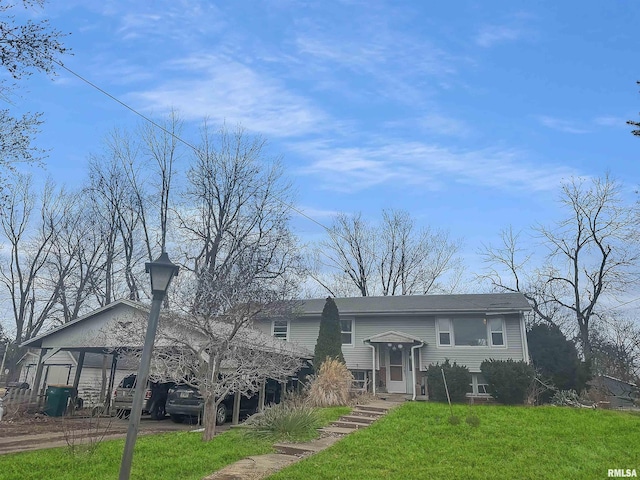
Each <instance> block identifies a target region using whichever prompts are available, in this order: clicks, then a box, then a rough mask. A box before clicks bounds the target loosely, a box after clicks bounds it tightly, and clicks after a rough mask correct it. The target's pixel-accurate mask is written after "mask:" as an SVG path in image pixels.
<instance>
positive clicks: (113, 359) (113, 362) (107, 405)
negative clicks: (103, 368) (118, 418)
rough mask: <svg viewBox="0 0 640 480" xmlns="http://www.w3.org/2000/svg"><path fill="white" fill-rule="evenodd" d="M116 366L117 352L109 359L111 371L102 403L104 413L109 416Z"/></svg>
mask: <svg viewBox="0 0 640 480" xmlns="http://www.w3.org/2000/svg"><path fill="white" fill-rule="evenodd" d="M117 366H118V352H113V356H112V357H111V371H110V372H109V389H108V390H107V395H106V397H107V398H106V399H105V402H104V412H105V413H108V414H109V415H110V414H111V399H112V398H111V396H112V395H113V383H114V382H115V378H116V367H117Z"/></svg>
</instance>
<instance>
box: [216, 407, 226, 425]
mask: <svg viewBox="0 0 640 480" xmlns="http://www.w3.org/2000/svg"><path fill="white" fill-rule="evenodd" d="M226 420H227V406H226V405H225V404H224V403H221V404H220V405H218V408H216V425H223V424H224V422H226Z"/></svg>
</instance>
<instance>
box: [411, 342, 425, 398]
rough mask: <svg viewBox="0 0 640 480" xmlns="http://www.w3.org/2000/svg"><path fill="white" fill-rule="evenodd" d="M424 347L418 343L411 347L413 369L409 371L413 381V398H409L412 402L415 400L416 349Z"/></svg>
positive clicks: (421, 343)
mask: <svg viewBox="0 0 640 480" xmlns="http://www.w3.org/2000/svg"><path fill="white" fill-rule="evenodd" d="M423 346H424V342H420V345H414V346H413V347H411V365H412V366H413V368H412V369H411V373H412V377H413V378H412V380H413V397H411V400H412V401H415V400H416V394H417V392H416V380H417V379H416V368H417V367H418V366H416V349H418V348H422V347H423Z"/></svg>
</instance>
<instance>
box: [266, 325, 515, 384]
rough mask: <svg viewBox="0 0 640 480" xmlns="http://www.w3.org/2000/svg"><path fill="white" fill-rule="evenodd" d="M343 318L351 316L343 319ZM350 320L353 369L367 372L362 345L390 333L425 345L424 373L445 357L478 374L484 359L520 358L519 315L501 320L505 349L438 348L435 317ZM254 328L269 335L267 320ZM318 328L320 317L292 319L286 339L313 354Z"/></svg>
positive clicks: (367, 352)
mask: <svg viewBox="0 0 640 480" xmlns="http://www.w3.org/2000/svg"><path fill="white" fill-rule="evenodd" d="M342 318H343V319H347V318H352V317H348V316H342ZM447 318H453V317H451V316H449V317H447ZM475 318H477V316H476V317H475ZM353 319H354V324H353V335H354V341H353V345H343V347H342V353H343V354H344V358H345V360H346V362H347V366H348V367H349V368H350V369H352V370H370V369H371V368H372V354H371V348H370V347H369V346H368V345H367V344H366V343H364V339H365V338H369V337H372V336H374V335H377V334H379V333H384V332H387V331H390V330H393V331H397V332H402V333H406V334H408V335H411V336H413V337H417V338H420V339H422V340H424V341H425V343H426V345H425V346H424V347H422V348H421V349H420V369H421V370H425V369H426V368H427V367H428V366H429V364H432V363H437V362H440V363H442V362H443V361H444V360H445V359H447V358H448V359H449V360H450V361H451V362H454V361H455V362H457V363H459V364H463V365H466V366H467V367H468V368H469V370H470V371H472V372H480V364H481V363H482V361H483V360H486V359H490V358H493V359H496V360H507V359H510V358H511V359H515V360H522V359H523V353H522V337H521V331H520V318H519V316H518V315H510V316H505V317H504V320H505V340H506V347H455V346H453V347H438V346H437V342H436V326H435V317H432V316H397V317H393V316H388V317H382V316H381V317H374V316H369V317H365V316H363V317H359V316H356V317H353ZM256 327H257V328H258V329H260V330H261V331H263V332H265V333H268V334H270V333H271V322H270V321H265V320H263V321H260V322H256ZM319 329H320V319H319V318H317V319H314V318H302V319H294V320H291V322H290V324H289V339H290V341H292V342H295V343H298V344H300V345H302V346H304V347H306V348H307V349H309V350H310V351H312V352H313V350H314V348H315V345H316V341H317V339H318V331H319Z"/></svg>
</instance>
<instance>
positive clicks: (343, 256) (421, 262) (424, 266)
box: [309, 210, 461, 297]
mask: <svg viewBox="0 0 640 480" xmlns="http://www.w3.org/2000/svg"><path fill="white" fill-rule="evenodd" d="M459 250H460V241H458V240H452V239H450V238H449V235H448V233H447V232H445V231H440V230H435V229H431V228H422V229H419V228H418V227H417V226H416V224H415V220H414V219H413V218H412V217H411V215H410V214H409V213H408V212H406V211H403V210H383V212H382V221H381V223H380V224H372V223H369V222H367V221H366V220H365V219H363V218H362V214H360V213H356V214H353V215H347V214H344V213H340V214H338V215H337V216H336V217H335V219H334V222H333V224H332V226H331V227H330V228H329V229H328V238H327V239H325V240H322V241H321V242H320V243H319V245H318V248H317V249H316V252H315V254H314V255H313V259H312V261H310V262H309V263H310V264H312V265H311V266H310V269H309V274H310V275H311V277H312V278H313V279H314V280H316V281H317V282H318V283H319V284H320V285H321V286H322V287H323V288H324V289H326V290H327V291H328V292H329V293H330V294H331V295H334V296H338V295H341V294H342V293H343V292H345V290H346V288H345V285H348V286H349V287H351V291H352V292H348V291H347V295H351V294H357V295H360V296H363V297H366V296H369V295H415V294H428V293H437V292H450V291H453V290H455V289H456V288H457V282H458V280H459V278H460V273H461V269H460V266H461V262H460V260H459V258H457V254H458V252H459ZM327 269H328V270H329V272H328V274H327Z"/></svg>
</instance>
